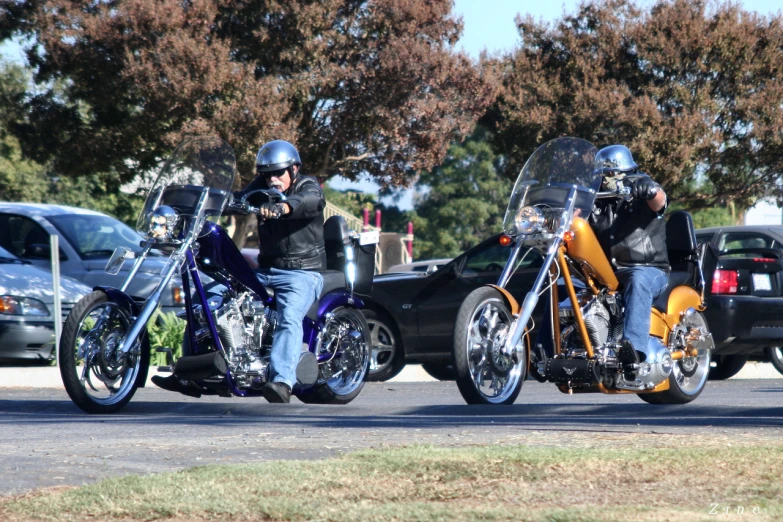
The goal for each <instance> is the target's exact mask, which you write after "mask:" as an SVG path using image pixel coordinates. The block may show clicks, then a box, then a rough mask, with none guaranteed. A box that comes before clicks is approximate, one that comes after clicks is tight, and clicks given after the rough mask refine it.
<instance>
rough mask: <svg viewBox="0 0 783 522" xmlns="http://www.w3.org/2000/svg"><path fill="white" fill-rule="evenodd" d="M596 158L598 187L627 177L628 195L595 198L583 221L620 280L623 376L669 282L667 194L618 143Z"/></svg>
mask: <svg viewBox="0 0 783 522" xmlns="http://www.w3.org/2000/svg"><path fill="white" fill-rule="evenodd" d="M595 164H596V169H597V170H598V171H599V172H600V173H601V174H602V175H603V182H602V190H613V189H614V188H615V187H616V184H617V181H619V180H621V179H625V180H626V181H627V182H631V196H633V199H632V200H631V201H624V200H622V199H603V200H598V201H597V202H596V205H595V207H594V208H593V212H592V213H591V214H590V216H589V218H588V221H589V223H590V225H591V226H592V228H593V230H594V231H595V233H596V235H597V236H598V241H599V242H600V243H601V247H602V249H603V250H604V253H605V254H606V255H607V257H608V258H609V260H610V261H611V263H612V266H613V267H614V269H615V274H616V275H617V279H618V280H619V281H620V285H621V291H622V296H623V303H624V304H625V319H624V321H623V345H622V348H621V349H620V353H619V358H620V362H622V363H623V364H624V365H625V368H626V377H627V378H634V373H633V364H635V363H638V362H639V356H638V354H637V350H643V349H644V348H642V347H646V345H647V343H648V340H649V334H650V308H651V307H652V303H653V300H654V299H655V298H656V297H658V296H659V295H661V293H663V292H664V290H666V285H667V284H668V272H669V258H668V254H667V252H666V223H665V222H664V220H663V213H664V211H665V210H666V206H667V200H666V194H665V193H664V192H663V189H662V188H661V186H660V185H658V184H657V183H655V182H654V181H653V180H652V179H651V178H650V177H649V176H648V175H647V174H643V173H641V172H639V170H638V169H639V166H638V165H637V164H636V162H635V161H634V160H633V156H632V155H631V151H630V150H628V148H627V147H625V146H623V145H609V146H608V147H604V148H603V149H601V150H599V151H598V153H597V154H596V156H595Z"/></svg>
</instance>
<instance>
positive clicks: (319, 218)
mask: <svg viewBox="0 0 783 522" xmlns="http://www.w3.org/2000/svg"><path fill="white" fill-rule="evenodd" d="M260 188H269V186H268V184H267V182H266V179H264V177H263V176H256V178H255V179H254V180H253V181H252V182H250V185H248V186H247V188H245V190H243V191H242V193H246V192H250V191H252V190H256V189H260ZM285 195H286V203H288V205H289V206H290V207H291V212H290V213H288V214H286V215H284V216H281V217H280V218H279V219H270V220H263V219H261V217H260V216H259V217H258V244H259V254H258V267H259V268H282V269H285V270H315V271H323V270H326V249H325V248H324V207H325V206H326V200H325V199H324V193H323V191H322V190H321V186H320V184H319V183H318V181H317V180H316V179H315V178H314V177H312V176H303V175H301V174H300V175H298V176H297V177H296V179H295V180H293V181H292V183H291V186H290V187H289V188H288V190H287V191H286V192H285ZM251 198H252V196H251Z"/></svg>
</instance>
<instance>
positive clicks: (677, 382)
mask: <svg viewBox="0 0 783 522" xmlns="http://www.w3.org/2000/svg"><path fill="white" fill-rule="evenodd" d="M683 325H684V326H685V327H686V329H690V330H693V329H699V330H700V331H701V332H702V333H703V336H702V338H701V339H700V340H698V341H694V343H695V345H696V348H697V350H698V352H697V355H696V356H695V357H685V358H683V359H681V360H679V361H675V362H674V366H673V368H672V372H671V374H670V375H669V389H668V390H665V391H662V392H658V393H641V394H639V398H640V399H642V400H643V401H644V402H647V403H649V404H687V403H689V402H691V401H693V400H695V399H696V397H698V396H699V395H701V392H703V391H704V388H705V387H706V386H707V377H708V375H709V373H710V354H711V353H712V350H713V348H714V344H713V342H712V335H711V334H710V330H709V327H708V326H707V321H706V319H705V318H704V315H703V314H702V313H701V312H695V313H694V314H692V315H690V316H689V317H686V318H685V319H683Z"/></svg>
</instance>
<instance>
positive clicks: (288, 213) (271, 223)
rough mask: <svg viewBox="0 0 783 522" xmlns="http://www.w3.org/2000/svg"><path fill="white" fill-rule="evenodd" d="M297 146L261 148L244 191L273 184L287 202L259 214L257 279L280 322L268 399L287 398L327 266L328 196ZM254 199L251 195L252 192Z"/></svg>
mask: <svg viewBox="0 0 783 522" xmlns="http://www.w3.org/2000/svg"><path fill="white" fill-rule="evenodd" d="M301 165H302V161H301V160H300V159H299V153H298V152H297V150H296V148H295V147H294V146H293V145H291V144H290V143H288V142H287V141H283V140H274V141H270V142H269V143H267V144H265V145H264V146H263V147H261V148H260V149H259V151H258V154H257V155H256V173H257V175H256V177H255V179H253V181H252V182H250V185H248V186H247V187H246V188H245V189H244V190H243V191H242V192H241V193H240V195H241V194H242V193H248V192H251V191H253V190H256V189H261V188H263V189H269V188H275V189H277V190H279V191H280V192H282V193H283V194H285V196H286V200H285V201H283V202H277V203H265V204H263V205H261V207H260V208H261V210H260V212H259V216H258V245H259V254H258V266H259V269H258V272H257V275H258V279H259V280H260V281H261V283H263V284H264V285H265V286H268V287H271V288H273V289H274V290H275V296H276V298H277V312H278V321H277V327H276V329H275V334H274V338H273V340H272V352H271V357H270V376H269V377H270V378H269V382H267V383H266V384H265V385H264V388H263V390H262V392H263V394H264V397H265V398H266V400H268V401H269V402H289V400H290V397H291V388H292V387H293V385H294V383H295V382H296V365H297V363H298V362H299V354H300V352H301V348H302V320H303V319H304V317H305V315H306V314H307V310H308V309H309V308H310V306H311V305H312V304H313V302H315V300H316V299H318V297H319V295H320V293H321V289H322V288H323V278H322V277H321V274H319V273H318V271H321V270H325V269H326V250H325V249H324V237H323V236H324V234H323V226H324V214H323V210H324V207H325V206H326V202H325V200H324V194H323V191H322V190H321V186H320V184H319V183H318V181H317V180H316V179H315V178H314V177H311V176H303V175H301V174H300V173H299V169H300V167H301ZM251 197H252V196H251Z"/></svg>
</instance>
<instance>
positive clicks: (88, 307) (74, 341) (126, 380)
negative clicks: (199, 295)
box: [59, 291, 150, 414]
mask: <svg viewBox="0 0 783 522" xmlns="http://www.w3.org/2000/svg"><path fill="white" fill-rule="evenodd" d="M132 325H133V320H132V319H131V313H130V312H129V311H128V310H127V308H125V307H124V306H123V305H122V304H121V303H118V302H116V301H113V300H111V299H110V298H109V297H108V296H107V295H106V294H105V293H104V292H99V291H96V292H92V293H89V294H87V295H86V296H84V297H83V298H82V299H81V300H80V301H79V302H78V303H76V306H74V307H73V310H71V313H69V314H68V318H67V319H66V320H65V324H64V325H63V333H62V337H61V339H60V357H59V363H60V375H61V377H62V380H63V385H64V386H65V391H66V392H68V396H69V397H70V398H71V400H72V401H73V402H74V403H75V404H76V405H77V406H78V407H79V408H81V409H82V410H84V411H85V412H87V413H103V414H105V413H115V412H117V411H119V410H121V409H122V408H123V407H124V406H125V405H126V404H128V402H129V401H130V400H131V398H132V397H133V394H134V393H136V389H137V388H138V387H139V385H140V384H141V382H140V380H141V377H140V376H141V373H142V372H141V369H142V368H143V367H144V366H143V365H147V366H149V363H150V347H149V340H148V339H147V333H146V331H143V332H142V333H141V335H140V336H139V339H137V340H136V342H135V344H134V345H133V346H132V347H131V349H130V351H129V352H128V353H127V354H123V353H121V352H120V351H119V348H120V343H121V341H122V339H123V337H125V336H126V335H127V334H128V332H129V331H130V329H131V326H132Z"/></svg>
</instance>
